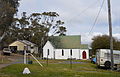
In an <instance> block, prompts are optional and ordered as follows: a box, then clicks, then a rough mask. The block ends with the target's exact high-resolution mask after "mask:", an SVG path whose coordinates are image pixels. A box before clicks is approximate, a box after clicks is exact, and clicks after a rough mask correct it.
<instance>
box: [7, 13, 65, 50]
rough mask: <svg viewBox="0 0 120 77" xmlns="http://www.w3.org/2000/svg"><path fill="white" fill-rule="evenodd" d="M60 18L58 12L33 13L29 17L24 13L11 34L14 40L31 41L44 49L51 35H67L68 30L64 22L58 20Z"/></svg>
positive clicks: (16, 21) (17, 20)
mask: <svg viewBox="0 0 120 77" xmlns="http://www.w3.org/2000/svg"><path fill="white" fill-rule="evenodd" d="M58 16H59V15H58V13H56V12H44V13H33V14H31V15H29V16H26V12H23V16H22V17H21V18H20V19H15V24H16V25H15V26H13V27H12V28H11V31H10V32H9V33H10V35H12V36H13V38H16V37H17V38H16V39H20V40H28V41H31V42H33V43H35V44H37V45H38V46H39V48H42V47H43V45H44V44H45V43H46V41H47V40H48V34H49V33H51V34H52V35H56V34H57V35H61V36H62V35H65V32H66V31H67V30H66V28H65V27H63V26H62V25H63V24H64V22H62V21H61V20H56V18H57V17H58Z"/></svg>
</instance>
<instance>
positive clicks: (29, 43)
mask: <svg viewBox="0 0 120 77" xmlns="http://www.w3.org/2000/svg"><path fill="white" fill-rule="evenodd" d="M18 41H20V42H22V43H24V44H26V45H31V46H35V45H36V44H34V43H32V42H30V41H27V40H18Z"/></svg>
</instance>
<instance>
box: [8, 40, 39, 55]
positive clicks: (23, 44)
mask: <svg viewBox="0 0 120 77" xmlns="http://www.w3.org/2000/svg"><path fill="white" fill-rule="evenodd" d="M9 48H10V49H11V51H12V52H23V51H24V50H26V51H28V52H30V53H35V54H37V53H38V47H37V45H36V44H34V43H32V42H30V41H27V40H17V41H14V42H13V43H11V44H10V45H9Z"/></svg>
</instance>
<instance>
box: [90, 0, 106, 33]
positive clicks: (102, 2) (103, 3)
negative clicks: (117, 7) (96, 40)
mask: <svg viewBox="0 0 120 77" xmlns="http://www.w3.org/2000/svg"><path fill="white" fill-rule="evenodd" d="M104 2H105V0H103V1H102V4H101V7H100V10H99V12H98V14H97V16H96V18H95V21H94V23H93V26H92V27H91V29H90V32H89V33H88V34H89V35H90V33H91V32H92V30H93V28H94V26H95V25H96V22H97V20H98V17H99V15H100V13H101V11H102V8H103V5H104Z"/></svg>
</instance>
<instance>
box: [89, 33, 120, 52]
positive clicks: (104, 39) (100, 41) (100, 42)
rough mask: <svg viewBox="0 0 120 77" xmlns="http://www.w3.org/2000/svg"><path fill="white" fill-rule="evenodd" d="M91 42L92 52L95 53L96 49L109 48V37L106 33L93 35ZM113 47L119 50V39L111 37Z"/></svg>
mask: <svg viewBox="0 0 120 77" xmlns="http://www.w3.org/2000/svg"><path fill="white" fill-rule="evenodd" d="M92 40H93V42H92V43H91V47H92V53H93V54H95V53H96V50H97V49H110V37H109V36H108V35H102V36H100V35H99V36H95V37H93V38H92ZM113 49H114V50H120V40H118V39H117V38H115V37H113Z"/></svg>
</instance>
